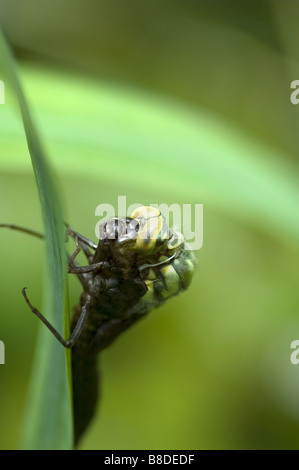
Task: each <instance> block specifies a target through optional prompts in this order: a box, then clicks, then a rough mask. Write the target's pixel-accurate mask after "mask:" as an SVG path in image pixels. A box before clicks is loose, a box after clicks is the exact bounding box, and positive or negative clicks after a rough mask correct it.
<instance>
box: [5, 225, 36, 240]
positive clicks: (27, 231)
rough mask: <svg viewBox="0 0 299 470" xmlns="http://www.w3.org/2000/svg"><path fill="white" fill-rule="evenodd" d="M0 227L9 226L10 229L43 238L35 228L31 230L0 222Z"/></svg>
mask: <svg viewBox="0 0 299 470" xmlns="http://www.w3.org/2000/svg"><path fill="white" fill-rule="evenodd" d="M0 228H10V229H12V230H18V231H19V232H23V233H28V235H33V236H34V237H37V238H45V237H44V235H43V234H42V233H40V232H36V231H35V230H31V229H29V228H25V227H21V226H20V225H14V224H0Z"/></svg>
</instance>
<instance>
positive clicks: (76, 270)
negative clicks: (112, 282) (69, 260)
mask: <svg viewBox="0 0 299 470" xmlns="http://www.w3.org/2000/svg"><path fill="white" fill-rule="evenodd" d="M105 268H110V264H109V263H108V262H107V261H100V262H99V263H94V264H90V265H89V266H78V265H75V266H72V265H69V267H68V272H69V273H72V274H81V273H92V272H96V271H99V270H100V269H105Z"/></svg>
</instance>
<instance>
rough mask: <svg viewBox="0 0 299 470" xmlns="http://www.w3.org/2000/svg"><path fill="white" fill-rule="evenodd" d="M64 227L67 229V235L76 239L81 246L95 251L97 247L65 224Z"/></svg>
mask: <svg viewBox="0 0 299 470" xmlns="http://www.w3.org/2000/svg"><path fill="white" fill-rule="evenodd" d="M66 227H67V232H68V234H69V235H70V236H71V237H72V238H75V239H76V238H78V240H80V241H81V242H82V243H83V244H85V246H88V247H89V248H92V249H93V250H96V249H97V245H96V244H95V243H94V242H93V241H92V240H90V239H89V238H87V237H84V235H81V234H80V233H78V232H75V230H73V229H72V227H71V226H70V225H68V224H66Z"/></svg>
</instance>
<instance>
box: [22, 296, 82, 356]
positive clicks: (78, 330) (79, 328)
mask: <svg viewBox="0 0 299 470" xmlns="http://www.w3.org/2000/svg"><path fill="white" fill-rule="evenodd" d="M22 294H23V296H24V298H25V300H26V302H27V304H28V306H29V308H30V310H31V312H32V313H34V315H36V316H37V317H38V318H39V319H40V320H41V321H42V322H43V323H44V324H45V325H46V327H47V328H48V329H49V330H50V331H51V333H52V334H53V335H54V336H55V338H56V339H58V341H59V342H60V343H61V344H62V345H63V346H64V347H65V348H72V347H73V346H74V344H75V342H76V340H77V339H78V338H79V336H80V333H81V331H82V328H83V326H84V323H85V322H86V320H87V317H88V314H89V311H90V307H91V301H90V300H87V301H86V302H85V304H84V305H83V307H82V311H81V315H80V317H79V320H78V321H77V324H76V326H75V328H74V329H73V331H72V333H71V335H70V337H69V338H68V339H67V340H65V339H63V337H62V336H61V335H60V333H58V331H57V330H56V329H55V328H54V326H52V325H51V323H50V322H49V321H48V320H47V319H46V318H45V317H44V316H43V315H42V314H41V313H40V312H39V310H37V309H36V308H35V307H34V306H33V305H32V304H31V302H30V300H29V299H28V297H27V294H26V291H25V288H24V289H22Z"/></svg>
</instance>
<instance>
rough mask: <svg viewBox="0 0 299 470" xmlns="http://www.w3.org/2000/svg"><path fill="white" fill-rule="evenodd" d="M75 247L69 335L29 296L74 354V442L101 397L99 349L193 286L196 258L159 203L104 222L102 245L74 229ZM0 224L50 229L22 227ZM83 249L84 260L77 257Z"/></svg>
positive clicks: (70, 260) (70, 258) (71, 263)
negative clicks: (76, 295) (74, 301)
mask: <svg viewBox="0 0 299 470" xmlns="http://www.w3.org/2000/svg"><path fill="white" fill-rule="evenodd" d="M66 225H67V234H68V236H70V237H71V238H73V239H74V242H75V245H76V249H75V251H74V253H73V254H72V255H68V264H67V269H68V272H69V273H71V274H74V275H76V276H77V278H78V279H79V281H80V283H81V285H82V288H83V291H82V294H81V297H80V300H79V302H78V305H77V306H76V307H75V309H74V314H73V317H72V320H71V327H70V332H71V333H70V337H69V338H68V339H64V338H63V337H62V336H61V335H60V333H59V332H58V331H57V330H56V329H55V328H54V327H53V325H51V323H50V322H49V321H48V320H47V319H46V318H45V317H44V316H43V315H42V313H41V312H40V311H39V310H38V309H36V308H35V307H34V306H33V305H32V303H31V302H30V300H29V298H28V296H27V293H26V291H25V288H24V289H22V293H23V296H24V298H25V300H26V302H27V304H28V306H29V308H30V310H31V311H32V312H33V313H34V314H35V315H36V316H37V317H38V318H39V319H40V320H41V321H42V322H43V323H44V324H45V325H46V327H47V328H48V329H49V330H50V331H51V333H52V334H53V335H54V336H55V337H56V338H57V340H58V341H59V342H60V343H61V344H62V345H63V346H64V347H65V348H70V349H71V351H72V353H71V356H72V377H73V378H72V380H73V410H74V428H75V430H74V434H75V445H78V442H79V440H80V439H81V437H82V435H83V434H84V433H85V431H86V429H87V428H88V426H89V424H90V422H91V421H92V419H93V417H94V415H95V412H96V405H97V401H98V397H99V377H98V367H97V361H98V355H99V353H100V352H101V351H102V350H103V349H105V348H107V347H108V346H110V345H111V344H112V343H113V341H114V340H115V339H116V338H117V337H118V336H119V335H120V334H121V333H122V332H124V331H125V330H127V329H128V328H130V327H131V326H132V325H133V324H135V323H136V322H138V321H140V320H141V319H142V318H144V317H145V316H146V314H148V313H149V312H150V311H151V310H153V309H155V308H157V307H159V306H160V305H162V304H164V302H166V301H167V300H168V299H170V298H171V297H173V296H176V295H177V294H179V293H180V292H182V291H184V290H186V289H187V288H188V287H189V285H190V283H191V280H192V278H193V275H194V272H195V268H196V259H195V256H194V253H193V252H192V251H191V250H190V249H188V245H187V244H186V242H185V240H184V237H183V235H182V234H180V233H179V232H177V231H175V230H172V229H170V228H169V227H168V225H167V223H166V221H165V218H164V216H163V215H162V213H161V212H160V210H159V209H157V208H155V207H152V206H141V207H139V208H137V209H136V210H134V211H133V213H132V214H131V215H130V217H112V218H111V219H109V220H108V221H106V222H103V223H102V224H101V225H100V230H99V231H100V237H99V242H98V244H95V243H94V242H93V241H92V240H90V239H88V238H87V237H85V236H83V235H81V234H80V233H78V232H76V231H75V230H73V229H72V228H71V227H70V226H69V225H68V224H66ZM0 227H8V228H11V229H16V230H21V231H23V232H26V233H28V234H31V235H34V236H37V237H39V238H43V235H42V234H40V233H38V232H35V231H33V230H30V229H25V228H23V227H19V226H16V225H9V224H0ZM79 253H83V256H84V257H85V258H86V264H85V265H84V266H82V265H79V264H78V262H77V260H76V258H77V256H78V255H79Z"/></svg>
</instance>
